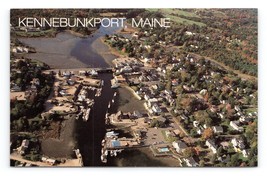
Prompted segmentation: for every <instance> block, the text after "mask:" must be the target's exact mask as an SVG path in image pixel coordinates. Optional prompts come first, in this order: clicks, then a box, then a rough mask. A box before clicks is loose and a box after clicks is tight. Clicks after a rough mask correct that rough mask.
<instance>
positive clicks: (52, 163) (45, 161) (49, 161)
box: [41, 157, 56, 165]
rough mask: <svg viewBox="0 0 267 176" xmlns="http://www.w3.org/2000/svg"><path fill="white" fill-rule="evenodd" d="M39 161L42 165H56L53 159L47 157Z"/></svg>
mask: <svg viewBox="0 0 267 176" xmlns="http://www.w3.org/2000/svg"><path fill="white" fill-rule="evenodd" d="M41 161H42V162H44V163H48V164H50V165H54V164H55V163H56V160H55V159H51V158H47V157H42V158H41Z"/></svg>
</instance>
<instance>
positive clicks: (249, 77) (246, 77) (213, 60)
mask: <svg viewBox="0 0 267 176" xmlns="http://www.w3.org/2000/svg"><path fill="white" fill-rule="evenodd" d="M190 54H191V55H192V56H194V57H195V58H201V57H202V56H201V55H198V54H195V53H190ZM204 58H205V59H206V60H209V61H211V62H212V63H213V64H215V65H217V66H221V67H222V68H224V69H225V70H227V71H232V72H234V73H235V74H237V75H238V76H239V77H240V78H243V79H246V80H247V79H249V80H258V78H257V77H255V76H251V75H248V74H244V73H242V72H241V71H239V70H234V69H232V68H231V67H229V66H227V65H225V64H223V63H221V62H218V61H216V60H215V59H212V58H211V57H206V56H205V57H204Z"/></svg>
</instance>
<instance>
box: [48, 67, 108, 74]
mask: <svg viewBox="0 0 267 176" xmlns="http://www.w3.org/2000/svg"><path fill="white" fill-rule="evenodd" d="M91 70H95V71H97V72H98V73H112V72H113V68H112V67H94V68H90V67H88V68H62V69H60V68H57V69H49V70H45V71H44V72H47V73H49V72H51V71H53V72H58V71H61V72H62V71H71V72H74V71H76V72H77V71H91Z"/></svg>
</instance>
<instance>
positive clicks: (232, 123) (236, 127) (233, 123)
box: [230, 121, 244, 132]
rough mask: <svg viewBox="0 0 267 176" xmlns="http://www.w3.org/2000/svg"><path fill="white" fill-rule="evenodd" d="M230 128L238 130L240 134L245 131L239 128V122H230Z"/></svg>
mask: <svg viewBox="0 0 267 176" xmlns="http://www.w3.org/2000/svg"><path fill="white" fill-rule="evenodd" d="M230 126H231V127H232V128H233V129H234V130H237V131H239V132H242V131H243V130H244V128H243V127H241V126H239V122H238V121H231V122H230Z"/></svg>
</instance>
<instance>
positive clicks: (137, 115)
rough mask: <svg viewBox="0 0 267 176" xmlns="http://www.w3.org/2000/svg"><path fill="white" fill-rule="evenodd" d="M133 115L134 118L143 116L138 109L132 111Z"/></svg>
mask: <svg viewBox="0 0 267 176" xmlns="http://www.w3.org/2000/svg"><path fill="white" fill-rule="evenodd" d="M133 115H134V116H135V117H136V118H141V117H143V115H142V114H141V113H140V112H139V111H134V112H133Z"/></svg>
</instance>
